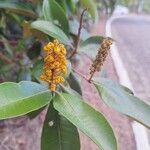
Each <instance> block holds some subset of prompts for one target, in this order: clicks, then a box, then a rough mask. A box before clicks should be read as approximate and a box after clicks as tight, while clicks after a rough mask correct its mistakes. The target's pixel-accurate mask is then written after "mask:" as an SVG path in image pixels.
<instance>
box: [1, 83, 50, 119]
mask: <svg viewBox="0 0 150 150" xmlns="http://www.w3.org/2000/svg"><path fill="white" fill-rule="evenodd" d="M50 100H51V94H50V92H49V90H48V89H47V88H46V87H44V86H42V85H40V84H38V83H34V82H29V81H22V82H20V83H13V82H6V83H2V84H0V119H6V118H12V117H17V116H21V115H25V114H27V113H29V112H32V111H35V110H37V109H40V108H41V107H43V106H45V105H47V104H48V103H49V102H50Z"/></svg>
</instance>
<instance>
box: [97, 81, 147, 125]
mask: <svg viewBox="0 0 150 150" xmlns="http://www.w3.org/2000/svg"><path fill="white" fill-rule="evenodd" d="M94 84H95V86H96V88H97V90H98V92H99V94H100V95H101V97H102V99H103V100H104V102H105V103H106V104H107V105H108V106H110V107H112V108H114V109H115V110H117V111H119V112H120V113H123V114H125V115H127V116H129V117H131V118H133V119H135V120H137V121H138V122H140V123H142V124H143V125H145V126H147V127H149V128H150V117H149V116H150V104H149V103H147V102H145V101H143V100H140V99H139V98H137V97H135V96H133V95H132V94H130V93H128V92H126V91H124V90H123V89H122V87H121V86H120V85H119V84H117V83H116V82H114V81H111V80H109V79H101V82H100V83H96V82H95V83H94Z"/></svg>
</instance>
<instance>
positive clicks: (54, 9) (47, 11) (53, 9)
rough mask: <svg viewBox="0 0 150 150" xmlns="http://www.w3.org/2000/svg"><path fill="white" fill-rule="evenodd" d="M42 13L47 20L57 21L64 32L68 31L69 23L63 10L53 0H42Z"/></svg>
mask: <svg viewBox="0 0 150 150" xmlns="http://www.w3.org/2000/svg"><path fill="white" fill-rule="evenodd" d="M43 14H44V18H45V20H47V21H55V22H56V21H58V25H60V27H61V29H63V31H64V32H65V33H68V32H69V31H68V30H69V23H68V19H67V16H66V14H65V11H64V10H63V8H62V7H61V6H60V5H59V3H57V2H56V1H55V0H44V2H43Z"/></svg>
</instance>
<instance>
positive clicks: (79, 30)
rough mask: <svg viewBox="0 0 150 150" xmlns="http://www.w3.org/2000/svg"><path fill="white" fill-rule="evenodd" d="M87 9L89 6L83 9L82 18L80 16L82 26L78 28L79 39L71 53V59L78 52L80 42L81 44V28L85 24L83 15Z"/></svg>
mask: <svg viewBox="0 0 150 150" xmlns="http://www.w3.org/2000/svg"><path fill="white" fill-rule="evenodd" d="M86 11H87V8H86V9H84V10H83V12H82V14H81V18H80V26H79V29H78V35H77V41H76V45H75V49H74V51H73V53H72V54H71V55H70V57H69V58H70V59H71V58H72V57H73V56H74V55H75V54H76V53H77V50H78V47H79V44H80V35H81V29H82V25H83V16H84V13H85V12H86Z"/></svg>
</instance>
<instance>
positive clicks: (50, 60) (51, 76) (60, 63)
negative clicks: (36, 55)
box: [41, 40, 67, 92]
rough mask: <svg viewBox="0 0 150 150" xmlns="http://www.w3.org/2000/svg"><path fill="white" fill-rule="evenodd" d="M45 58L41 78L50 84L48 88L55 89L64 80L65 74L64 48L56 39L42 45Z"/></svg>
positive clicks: (53, 90)
mask: <svg viewBox="0 0 150 150" xmlns="http://www.w3.org/2000/svg"><path fill="white" fill-rule="evenodd" d="M44 51H45V58H44V67H43V68H44V69H43V73H42V75H41V80H43V81H46V82H48V83H49V84H50V90H51V91H52V92H55V91H56V86H57V84H59V83H63V82H64V77H63V76H65V75H66V74H67V61H66V49H65V47H64V45H63V44H60V43H59V41H58V40H54V41H53V42H49V43H48V44H47V45H45V46H44Z"/></svg>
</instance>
